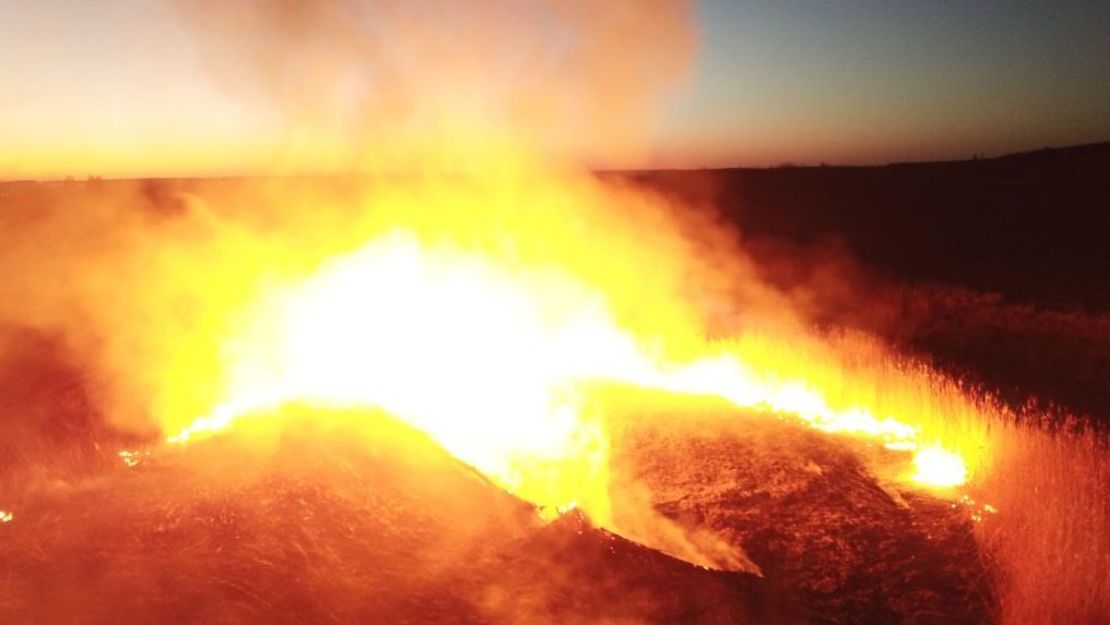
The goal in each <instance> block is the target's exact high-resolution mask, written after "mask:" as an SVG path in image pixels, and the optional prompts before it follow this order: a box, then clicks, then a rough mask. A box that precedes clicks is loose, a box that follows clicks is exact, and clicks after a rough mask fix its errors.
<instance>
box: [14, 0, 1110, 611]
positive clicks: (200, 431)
mask: <svg viewBox="0 0 1110 625" xmlns="http://www.w3.org/2000/svg"><path fill="white" fill-rule="evenodd" d="M179 4H180V5H181V8H182V14H183V16H184V19H185V20H186V22H188V23H190V24H192V25H194V26H196V27H197V28H198V31H199V32H200V33H201V35H199V37H200V40H201V41H202V42H204V43H205V45H206V46H207V47H206V48H205V49H206V50H208V51H209V52H210V53H211V54H214V55H219V58H220V60H221V61H229V62H221V68H220V72H221V76H223V78H224V79H225V80H227V81H228V83H229V84H233V85H234V88H235V89H239V90H241V92H242V93H244V94H245V95H244V97H246V98H248V100H249V99H252V98H258V97H260V96H261V97H262V98H264V99H266V100H267V101H268V102H271V103H276V104H277V105H278V108H279V109H280V111H281V114H282V115H288V116H289V125H290V127H291V128H295V129H297V130H296V132H297V133H306V134H297V136H301V137H303V136H312V137H316V138H317V139H318V140H320V141H328V140H331V139H334V138H335V133H336V132H350V133H353V134H355V135H356V136H357V137H358V145H357V149H356V154H357V157H354V158H352V160H351V161H350V162H349V163H348V164H349V165H351V166H357V167H358V168H359V169H360V170H362V171H365V170H367V169H368V170H370V171H372V172H373V173H370V174H366V173H360V174H358V175H351V176H340V177H311V178H293V177H285V178H281V177H276V178H268V179H253V180H208V181H177V182H125V181H121V182H107V183H104V182H96V183H89V184H87V185H80V186H79V185H73V184H70V185H57V186H55V187H52V188H45V187H44V188H37V187H29V188H28V189H25V190H23V191H21V192H19V193H17V194H16V195H17V197H16V200H15V201H16V204H14V206H15V208H13V209H12V210H5V211H4V212H3V214H2V215H0V219H3V220H4V227H3V229H2V234H0V237H2V239H3V240H2V246H0V272H2V273H3V275H4V277H5V280H4V281H3V283H0V301H3V302H6V303H5V304H4V305H3V306H2V307H0V321H3V323H4V324H5V328H7V329H6V330H5V332H6V336H9V337H11V338H10V339H9V340H8V341H7V342H6V349H5V353H4V356H5V359H6V361H5V366H4V375H5V376H6V377H5V378H4V381H3V384H0V389H2V390H3V392H4V393H5V402H4V403H5V406H6V407H5V408H4V413H3V419H4V421H3V424H4V425H3V427H4V428H5V430H4V433H5V434H6V436H5V440H4V442H3V443H0V445H3V447H2V448H3V450H4V451H5V452H6V454H5V456H4V458H5V460H4V461H2V464H0V471H2V472H0V479H2V482H0V497H2V498H0V507H2V508H3V509H2V510H0V588H2V590H3V593H0V595H2V596H0V615H4V616H7V617H9V618H11V619H13V620H14V621H16V622H41V623H61V622H88V623H101V622H109V621H115V620H126V621H129V622H132V621H133V622H197V623H201V622H228V623H239V622H242V623H253V622H291V623H292V622H312V623H325V622H400V621H407V620H420V621H425V622H521V623H524V622H527V623H535V622H567V621H581V622H598V623H601V622H641V621H642V622H660V623H663V622H722V623H723V622H760V623H768V622H805V621H812V622H859V621H860V620H863V621H868V622H889V621H892V620H899V619H907V620H910V621H912V622H983V621H985V620H990V619H1001V620H1002V621H1004V622H1014V623H1017V622H1023V618H1022V617H1024V616H1027V615H1030V614H1036V615H1041V616H1045V615H1051V618H1060V617H1062V616H1075V617H1076V618H1077V619H1079V620H1073V621H1072V622H1079V621H1081V620H1082V619H1084V618H1087V617H1090V616H1092V615H1097V614H1099V613H1100V612H1101V613H1102V614H1105V613H1106V612H1104V611H1103V610H1105V609H1106V608H1107V604H1106V601H1107V600H1108V597H1110V592H1107V589H1106V584H1107V579H1106V567H1105V565H1106V559H1107V557H1108V555H1107V554H1110V548H1108V546H1107V544H1106V540H1107V538H1106V536H1107V535H1108V532H1107V529H1108V525H1107V519H1108V516H1110V515H1108V513H1107V511H1106V508H1105V506H1106V499H1105V493H1106V490H1105V489H1106V485H1107V462H1106V455H1105V449H1104V444H1103V442H1102V439H1100V438H1098V437H1097V436H1095V435H1092V434H1089V433H1088V434H1081V435H1078V436H1072V435H1066V434H1057V435H1048V434H1043V433H1041V432H1040V431H1038V430H1037V429H1035V428H1034V427H1031V426H1029V425H1023V424H1019V422H1018V420H1017V418H1016V417H1015V415H1014V413H1013V411H1011V410H1010V409H1008V408H1006V407H1005V406H1004V405H1002V404H1001V403H999V402H997V401H995V400H994V399H992V398H991V397H990V396H989V395H986V394H983V393H979V392H974V391H972V390H969V389H968V388H966V387H965V386H964V385H962V384H961V383H959V382H958V381H956V380H954V379H952V378H951V377H949V376H946V375H944V374H942V373H940V372H938V371H936V370H934V369H933V368H931V367H930V366H928V365H927V364H924V363H922V362H919V361H917V360H915V359H913V358H911V357H909V356H907V355H905V354H903V353H901V352H900V351H899V350H897V349H895V348H893V347H891V346H889V345H887V344H885V343H884V342H883V341H882V340H880V339H878V338H875V337H873V336H870V335H868V334H865V333H862V332H860V331H858V330H850V329H844V328H832V329H830V328H828V327H824V328H818V327H817V326H816V325H815V324H814V323H813V316H812V314H811V313H812V311H811V310H809V309H803V308H801V307H799V306H798V305H797V302H796V301H795V299H793V298H792V297H790V296H789V295H788V294H787V293H785V292H784V291H782V290H781V289H779V288H776V287H775V286H773V285H772V284H770V283H769V282H767V281H766V280H765V278H764V275H765V270H764V269H765V268H763V267H761V266H760V265H759V263H758V262H757V261H756V260H754V259H753V258H751V257H750V256H749V255H748V254H747V253H746V251H745V245H744V240H743V239H742V238H741V237H740V234H739V233H738V232H737V231H736V230H735V228H734V227H733V226H731V225H728V224H726V223H725V222H724V220H723V219H722V218H721V216H720V215H719V213H717V212H716V211H715V210H714V207H713V206H711V205H700V204H691V203H683V202H678V201H676V200H675V199H674V197H673V196H671V195H667V194H664V193H661V192H659V191H658V190H654V189H651V188H649V187H647V186H645V185H640V184H635V183H634V182H632V181H631V180H629V179H625V178H622V177H619V176H597V175H594V174H591V173H586V172H583V171H581V168H580V167H579V166H578V165H579V163H580V161H575V160H573V159H571V155H573V156H574V157H575V158H578V159H583V158H584V159H585V160H586V161H588V162H592V163H605V162H606V161H607V160H608V159H615V158H617V157H618V156H621V157H623V156H626V155H628V154H634V153H635V152H636V150H637V149H639V148H638V145H637V141H638V140H639V138H640V135H641V131H642V128H641V127H642V125H643V123H644V122H645V121H646V120H645V116H646V115H647V114H648V113H649V112H650V111H651V109H652V108H653V107H654V106H656V105H657V104H658V98H659V95H660V94H661V93H665V91H666V89H667V88H668V87H670V86H671V85H672V84H673V83H674V82H675V80H677V78H678V77H679V76H680V75H681V71H682V69H683V67H684V65H685V63H686V60H687V57H688V55H689V54H690V52H691V49H692V35H691V34H690V32H691V31H690V24H689V21H688V15H687V13H688V7H685V5H683V4H682V3H658V4H653V5H652V7H651V8H649V9H647V12H646V14H641V11H642V10H643V7H642V5H641V4H640V3H632V2H614V3H605V4H604V5H603V6H595V4H594V3H585V2H568V3H552V4H549V3H542V2H536V3H532V2H523V3H517V2H506V3H500V2H494V3H491V4H490V10H489V11H480V12H479V11H469V10H462V9H459V8H451V7H452V6H453V5H448V4H444V6H442V7H439V8H440V9H442V10H443V11H446V12H447V13H448V14H449V15H450V16H451V17H453V18H457V19H456V21H451V20H446V19H443V18H442V17H441V18H440V19H439V20H435V21H429V20H427V19H426V18H427V15H426V13H425V12H426V11H428V10H429V9H428V8H426V7H423V8H420V9H417V8H414V7H413V6H412V5H411V4H410V3H402V2H382V3H373V4H371V5H370V7H369V8H367V7H365V6H363V4H362V3H355V2H336V3H323V4H320V3H311V4H310V3H304V4H302V3H278V4H276V5H273V6H271V5H270V3H262V2H257V3H255V2H248V3H208V2H191V1H184V0H183V1H182V2H181V3H179ZM364 11H369V12H370V15H369V17H367V15H364V13H363V12H364ZM632 12H635V13H636V15H637V17H636V20H630V19H629V15H630V14H631V13H632ZM448 23H451V24H454V25H453V26H451V27H450V28H448V27H447V26H445V24H448ZM633 23H634V24H635V27H634V28H633V27H631V26H630V24H633ZM360 25H365V26H360ZM540 28H544V29H547V28H553V29H556V30H558V31H559V32H560V33H561V35H560V37H556V39H557V40H559V41H561V42H562V44H561V45H562V47H560V48H558V49H555V50H551V49H547V48H537V46H536V44H535V43H534V38H533V37H532V35H534V34H535V30H536V29H540ZM231 32H234V33H235V34H236V41H237V42H238V44H237V46H236V47H234V48H231V47H228V41H229V39H228V36H229V33H231ZM460 32H461V33H465V34H466V36H467V39H468V40H472V41H478V42H481V45H475V46H474V47H473V48H471V47H469V46H468V47H467V48H466V49H465V50H460V48H459V46H457V45H454V44H453V42H457V41H458V39H459V37H460ZM387 35H388V36H387ZM545 40H549V39H545ZM397 41H401V42H404V45H400V44H397V43H396V42H397ZM485 42H489V43H488V45H486V43H485ZM448 51H449V52H450V54H449V55H447V56H445V53H446V52H448ZM509 51H512V53H511V54H510V53H508V52H509ZM455 53H458V54H455ZM432 59H434V61H433V60H432ZM413 67H422V68H433V69H429V70H425V72H423V73H417V72H414V71H413V69H412V68H413ZM275 68H279V69H275ZM279 70H280V71H279ZM522 72H527V73H529V74H530V76H529V77H528V78H527V79H524V78H522V76H521V73H522ZM377 94H386V95H385V96H383V97H381V98H374V97H371V96H372V95H377ZM582 94H586V95H582ZM310 131H311V132H310ZM293 144H294V145H296V149H295V150H294V151H293V153H292V154H291V155H290V163H291V164H292V165H294V166H295V165H297V164H298V163H302V164H303V162H305V161H306V160H307V162H312V157H313V154H314V152H313V150H314V148H313V146H312V145H309V144H299V143H296V142H294V143H293ZM584 146H588V148H589V149H586V148H585V147H584ZM352 149H355V148H352ZM584 152H585V153H584ZM78 186H79V187H80V188H79V189H78V188H77V187H78ZM863 304H865V302H861V305H863ZM44 424H45V425H44ZM43 432H45V433H46V434H45V435H44V434H43ZM1019 470H1020V471H1021V475H1023V476H1024V475H1026V474H1027V473H1028V472H1029V471H1033V472H1034V473H1036V475H1034V476H1032V477H1028V478H1027V477H1022V478H1020V481H1023V482H1026V485H1027V486H1030V487H1031V489H1032V490H1030V489H1028V488H1025V487H1023V486H1021V485H1018V484H1016V483H1015V482H1017V481H1019V478H1016V477H1015V476H1014V472H1015V471H1019ZM1040 506H1048V508H1049V509H1051V510H1052V512H1051V513H1049V514H1045V513H1040V512H1037V511H1036V508H1038V507H1040ZM1073 514H1074V515H1075V516H1072V515H1073ZM1057 515H1058V518H1057ZM1080 519H1082V521H1081V520H1080ZM1084 540H1089V541H1091V544H1090V545H1088V546H1086V547H1083V546H1081V545H1079V544H1077V543H1079V542H1081V541H1084ZM1037 541H1041V542H1040V543H1038V542H1037ZM1057 546H1059V547H1060V548H1061V550H1062V551H1061V554H1058V556H1059V555H1062V553H1067V554H1069V555H1070V556H1071V557H1074V558H1076V560H1074V562H1080V561H1082V562H1083V563H1082V564H1081V565H1078V566H1079V567H1080V568H1081V571H1082V572H1083V573H1084V574H1088V575H1091V579H1090V580H1088V581H1089V584H1091V586H1090V587H1091V588H1093V589H1092V590H1091V591H1089V592H1086V593H1083V592H1082V591H1079V590H1073V591H1071V592H1075V593H1078V594H1076V595H1075V596H1069V597H1067V598H1066V601H1065V602H1063V603H1059V604H1053V603H1051V602H1048V603H1046V602H1044V601H1040V602H1038V601H1037V600H1034V599H1033V598H1032V597H1031V593H1035V592H1036V590H1037V589H1043V588H1044V586H1042V585H1039V584H1043V583H1044V582H1043V581H1037V578H1038V577H1039V576H1040V577H1048V576H1055V575H1058V574H1059V570H1060V568H1061V567H1065V565H1064V564H1062V562H1061V561H1060V560H1059V559H1055V560H1052V559H1050V558H1048V557H1047V556H1048V554H1049V552H1051V551H1053V550H1054V549H1055V548H1056V547H1057ZM1026 549H1032V550H1033V551H1031V552H1030V554H1033V555H1026V554H1023V553H1022V551H1023V550H1026ZM1083 554H1087V555H1086V556H1084V555H1083ZM1083 557H1086V558H1087V559H1086V560H1083V559H1082V558H1083ZM1027 558H1037V559H1040V560H1041V561H1040V562H1037V563H1034V564H1029V560H1028V559H1027ZM1100 570H1101V572H1099V571H1100ZM795 599H798V600H799V601H795ZM798 606H801V607H798ZM1038 610H1040V611H1039V612H1038ZM1050 620H1051V619H1050Z"/></svg>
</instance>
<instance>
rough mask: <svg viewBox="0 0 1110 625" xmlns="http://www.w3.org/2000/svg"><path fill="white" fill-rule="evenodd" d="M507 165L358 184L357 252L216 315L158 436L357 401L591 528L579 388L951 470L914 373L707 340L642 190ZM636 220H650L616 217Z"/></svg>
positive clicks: (784, 341) (593, 500)
mask: <svg viewBox="0 0 1110 625" xmlns="http://www.w3.org/2000/svg"><path fill="white" fill-rule="evenodd" d="M518 175H520V173H519V172H518V173H517V174H515V175H513V176H510V177H508V178H507V179H505V180H493V181H492V182H491V181H489V180H482V181H480V182H478V183H475V181H474V180H472V179H469V178H468V179H466V180H465V181H461V180H454V179H452V180H450V181H448V182H443V181H442V180H439V181H438V182H436V183H431V184H429V183H428V181H426V180H425V181H417V182H412V181H410V182H403V183H394V184H385V183H382V184H383V185H384V187H385V188H384V189H374V190H372V191H371V192H370V201H369V203H370V205H371V206H372V208H371V214H372V215H374V217H373V221H374V225H373V226H372V228H371V229H370V233H369V234H368V236H367V240H366V242H365V243H363V244H362V245H361V247H358V248H357V249H355V250H354V251H350V252H347V253H345V254H341V255H337V256H335V257H332V258H330V259H329V260H327V261H326V262H324V263H322V264H320V265H319V266H318V267H317V268H316V269H315V271H314V272H312V273H311V274H310V275H307V276H304V277H302V278H299V279H296V280H289V281H286V282H284V283H282V284H279V285H271V286H270V287H269V288H267V289H266V290H265V291H264V293H263V294H262V295H261V296H259V297H258V298H257V300H256V301H255V302H254V303H253V304H250V305H248V306H247V307H246V308H244V309H243V310H240V311H239V312H238V313H237V314H236V315H234V316H233V318H234V320H235V321H234V322H233V323H229V324H228V329H227V331H226V333H225V335H224V336H223V338H222V340H221V350H220V361H221V371H219V372H218V376H217V377H218V378H219V382H218V383H217V384H216V385H215V387H216V388H218V389H219V390H218V391H217V392H216V393H214V394H213V397H212V400H211V402H210V406H209V407H208V409H207V410H204V416H202V417H200V418H195V419H191V418H190V415H189V414H188V409H189V408H190V407H191V406H195V405H196V404H195V403H189V402H184V403H182V404H181V405H175V404H173V403H172V402H171V403H168V404H165V405H164V406H163V408H164V409H166V413H167V414H163V415H161V416H162V420H163V422H164V423H166V424H167V425H168V429H169V431H170V432H172V435H171V436H170V437H169V440H170V441H171V442H175V443H184V442H187V441H189V440H191V439H194V438H195V437H198V436H201V435H204V434H205V433H211V432H217V431H220V430H223V429H225V428H227V427H229V426H230V425H232V424H233V423H234V422H235V421H236V420H237V419H239V418H241V417H243V416H245V415H249V414H251V413H259V412H263V411H266V410H270V409H274V408H276V407H277V406H279V405H281V404H284V403H287V402H294V401H296V402H307V403H312V404H319V405H326V406H372V407H376V408H380V409H383V410H385V411H387V412H389V413H392V414H394V415H395V416H397V417H399V418H401V419H403V420H405V421H407V422H408V423H410V424H412V425H413V426H415V427H417V428H418V429H420V430H423V431H425V432H427V433H428V434H429V435H431V436H432V437H433V438H435V439H436V440H437V441H438V442H439V443H440V444H441V445H443V447H444V448H445V449H447V450H448V451H449V452H451V453H452V454H454V455H455V456H457V457H458V458H460V459H461V460H463V461H465V462H467V463H468V464H470V465H472V466H473V467H475V468H476V469H478V470H479V471H481V472H482V473H484V474H485V475H487V476H488V477H489V478H490V479H492V480H493V481H494V482H496V483H497V484H499V485H501V486H502V487H504V488H506V489H507V490H509V491H511V492H513V493H515V494H517V495H519V496H521V497H522V498H524V499H526V500H529V501H532V502H534V503H536V504H539V505H541V506H544V507H546V508H547V509H552V510H556V509H559V508H560V507H565V506H568V505H571V504H572V502H573V505H575V506H577V507H579V508H581V509H583V510H585V511H587V512H588V513H589V514H590V515H591V516H592V517H593V518H594V519H595V520H596V521H598V522H599V523H602V524H604V523H606V522H607V520H608V519H609V515H610V510H609V505H610V504H609V498H608V487H609V483H608V444H609V443H608V439H607V434H606V431H605V427H604V420H603V419H602V418H601V417H602V416H603V415H601V414H599V412H598V411H599V410H601V409H600V408H599V407H598V405H597V403H596V402H594V401H592V398H591V396H590V392H589V387H590V385H591V384H594V383H598V382H600V383H617V384H622V385H631V386H634V387H641V388H649V389H660V390H664V391H668V392H673V393H680V394H689V395H698V396H715V397H719V398H722V399H724V400H727V401H728V402H731V403H732V404H734V405H736V406H738V407H741V408H745V409H758V410H762V411H766V412H772V413H778V414H782V415H794V416H796V417H798V418H800V419H802V420H803V421H805V422H807V423H809V424H810V425H812V426H813V427H815V428H818V429H821V430H824V431H828V432H841V433H848V434H855V435H863V436H867V437H873V438H874V439H875V440H876V441H877V442H880V443H882V444H883V445H885V446H886V447H888V448H891V449H899V450H907V451H916V458H915V461H914V467H915V469H916V470H915V472H914V473H913V474H912V476H911V477H912V479H914V480H915V481H917V482H918V483H920V484H923V485H929V486H941V487H947V486H956V485H960V484H963V483H964V482H965V481H966V479H967V473H968V468H967V466H966V462H965V459H964V458H963V457H961V455H960V454H959V453H957V452H956V451H953V450H948V449H945V448H943V447H942V446H940V444H939V443H938V441H937V440H935V438H936V437H935V436H926V434H925V433H924V432H923V430H922V427H921V426H920V424H915V423H913V422H911V421H910V420H908V418H907V414H908V415H912V412H911V411H920V410H925V411H935V406H933V405H932V404H930V401H931V399H930V398H929V397H926V398H925V400H922V399H921V398H920V397H916V396H914V395H913V393H914V392H915V391H914V387H913V381H914V380H917V378H915V377H914V375H913V374H910V373H904V374H902V373H899V374H896V376H895V378H894V380H893V382H892V381H890V380H885V379H878V382H875V381H874V380H871V381H870V382H869V383H870V386H868V385H867V384H862V385H861V384H860V383H859V382H858V381H853V379H852V378H853V375H854V374H853V372H852V371H850V370H849V369H848V368H847V367H846V366H845V365H843V364H842V363H841V362H840V361H839V360H838V359H837V357H836V355H835V354H833V355H831V356H830V355H828V354H825V351H827V350H823V349H822V348H821V345H820V343H819V341H817V340H816V339H815V337H812V336H809V335H807V334H806V333H804V332H802V331H800V330H797V329H796V328H795V329H791V330H790V331H789V332H788V333H787V334H786V335H785V336H783V337H776V336H774V335H763V334H760V333H758V332H751V331H745V332H742V333H740V334H738V335H737V336H734V337H733V338H730V339H717V340H710V339H709V338H707V336H706V332H705V330H704V322H703V321H702V319H703V314H702V311H701V310H698V304H697V298H692V297H689V296H688V294H684V290H683V287H684V286H686V282H685V281H686V280H688V279H691V278H690V276H691V272H692V271H695V269H694V267H695V266H696V263H693V261H691V260H690V257H691V254H690V253H689V251H688V250H684V249H683V248H682V241H683V240H682V239H681V237H678V235H677V234H676V232H677V230H676V229H675V228H673V227H671V225H668V224H666V223H665V222H664V223H660V222H656V221H652V220H651V219H650V218H648V217H650V216H651V215H652V214H653V213H651V211H649V210H645V209H644V208H643V205H644V204H645V202H646V203H648V204H650V202H649V201H648V200H646V199H645V198H644V197H643V196H641V195H639V194H636V193H632V192H629V191H627V190H623V191H622V190H615V189H613V188H611V187H605V186H601V185H598V184H596V183H592V182H591V183H587V182H584V181H582V180H577V179H573V178H558V177H555V176H552V175H537V174H535V173H533V172H529V173H528V175H527V176H523V177H519V178H518V177H517V176H518ZM521 189H527V193H520V190H521ZM522 200H526V201H528V202H529V203H530V204H529V205H527V206H521V205H520V204H518V202H520V201H522ZM422 202H428V203H427V204H423V203H422ZM622 209H624V211H625V212H623V213H621V210H622ZM637 217H644V218H645V219H646V221H647V222H648V223H649V224H651V227H650V229H648V230H645V229H642V228H636V227H632V226H629V225H622V224H627V223H632V222H634V221H635V219H636V218H637ZM599 232H602V233H604V234H605V236H599ZM668 250H670V251H674V250H680V251H681V253H678V254H676V256H674V257H667V256H665V255H663V254H665V253H666V252H667V251H668ZM783 314H784V315H785V314H786V313H785V312H783ZM786 325H787V326H789V325H790V324H786ZM906 380H909V382H906ZM887 387H889V388H887ZM876 389H878V390H876ZM907 389H908V390H907ZM876 393H884V394H887V395H890V396H893V397H894V399H893V400H891V399H885V398H882V397H876V396H875V395H876ZM926 394H928V391H926ZM171 398H172V397H171ZM933 403H934V404H935V402H933ZM892 407H893V408H899V407H900V408H902V409H904V410H906V409H908V410H906V413H907V414H898V413H894V412H887V411H888V410H890V409H891V408H892ZM175 423H176V424H177V426H176V427H173V424H175Z"/></svg>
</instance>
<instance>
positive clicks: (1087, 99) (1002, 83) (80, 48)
mask: <svg viewBox="0 0 1110 625" xmlns="http://www.w3.org/2000/svg"><path fill="white" fill-rule="evenodd" d="M693 17H694V30H695V32H696V34H697V50H696V57H695V59H694V61H693V66H692V68H691V70H690V71H689V73H688V74H687V75H686V76H685V78H684V79H683V80H682V83H681V85H680V86H679V87H678V88H677V89H675V90H674V91H673V93H672V94H671V95H670V97H669V99H668V101H667V103H666V105H665V106H664V107H663V113H662V115H661V116H660V117H659V118H658V119H657V120H656V123H654V124H653V125H652V127H651V129H650V131H649V135H650V136H649V138H648V144H649V148H650V156H649V158H648V159H647V163H648V164H653V165H663V166H680V167H702V166H729V165H742V166H767V165H776V164H779V163H782V162H787V161H790V162H797V163H819V162H829V163H834V162H835V163H883V162H890V161H904V160H930V159H946V158H967V157H969V156H971V155H972V154H973V153H980V154H988V155H998V154H1002V153H1007V152H1013V151H1020V150H1025V149H1033V148H1038V147H1044V146H1060V145H1069V144H1077V143H1087V142H1095V141H1104V140H1110V3H1108V2H1104V1H1103V2H1098V1H1092V2H1077V1H1043V2H995V1H981V2H918V1H885V2H880V1H858V2H832V1H825V2H822V1H813V2H786V1H780V2H740V1H732V2H729V1H726V0H701V1H699V2H697V3H696V4H695V5H694V11H693ZM197 48H198V46H197V43H196V41H195V37H193V35H192V33H191V32H190V31H189V30H188V29H187V28H186V27H185V26H184V25H182V23H181V20H180V15H179V14H178V13H177V12H175V10H173V8H171V7H170V6H168V5H166V4H163V3H162V2H161V1H154V0H105V1H103V2H86V1H79V0H75V1H72V2H65V1H62V0H52V1H43V2H36V1H31V0H27V1H21V0H0V177H5V178H15V177H53V176H62V175H66V174H73V175H75V176H84V175H86V174H100V175H107V176H125V175H173V174H217V173H235V172H240V171H250V170H252V169H254V168H256V167H259V166H261V165H262V164H264V163H265V162H266V156H265V155H266V153H267V152H268V151H271V150H273V149H277V148H278V147H279V146H281V145H282V144H283V143H284V142H285V141H287V140H288V138H287V136H286V135H285V134H284V130H283V127H282V123H281V120H280V119H279V117H278V116H276V115H274V114H273V113H272V112H268V111H260V110H258V109H257V107H252V106H251V105H250V104H249V103H247V102H244V101H243V100H242V99H241V98H239V97H238V96H237V95H236V94H235V93H232V92H229V91H228V90H227V89H226V88H224V85H221V84H219V83H218V81H216V80H214V79H213V78H212V77H211V76H209V75H208V74H209V72H208V71H206V69H205V67H204V64H203V63H202V61H201V58H200V57H201V55H200V53H199V52H198V49H197Z"/></svg>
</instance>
